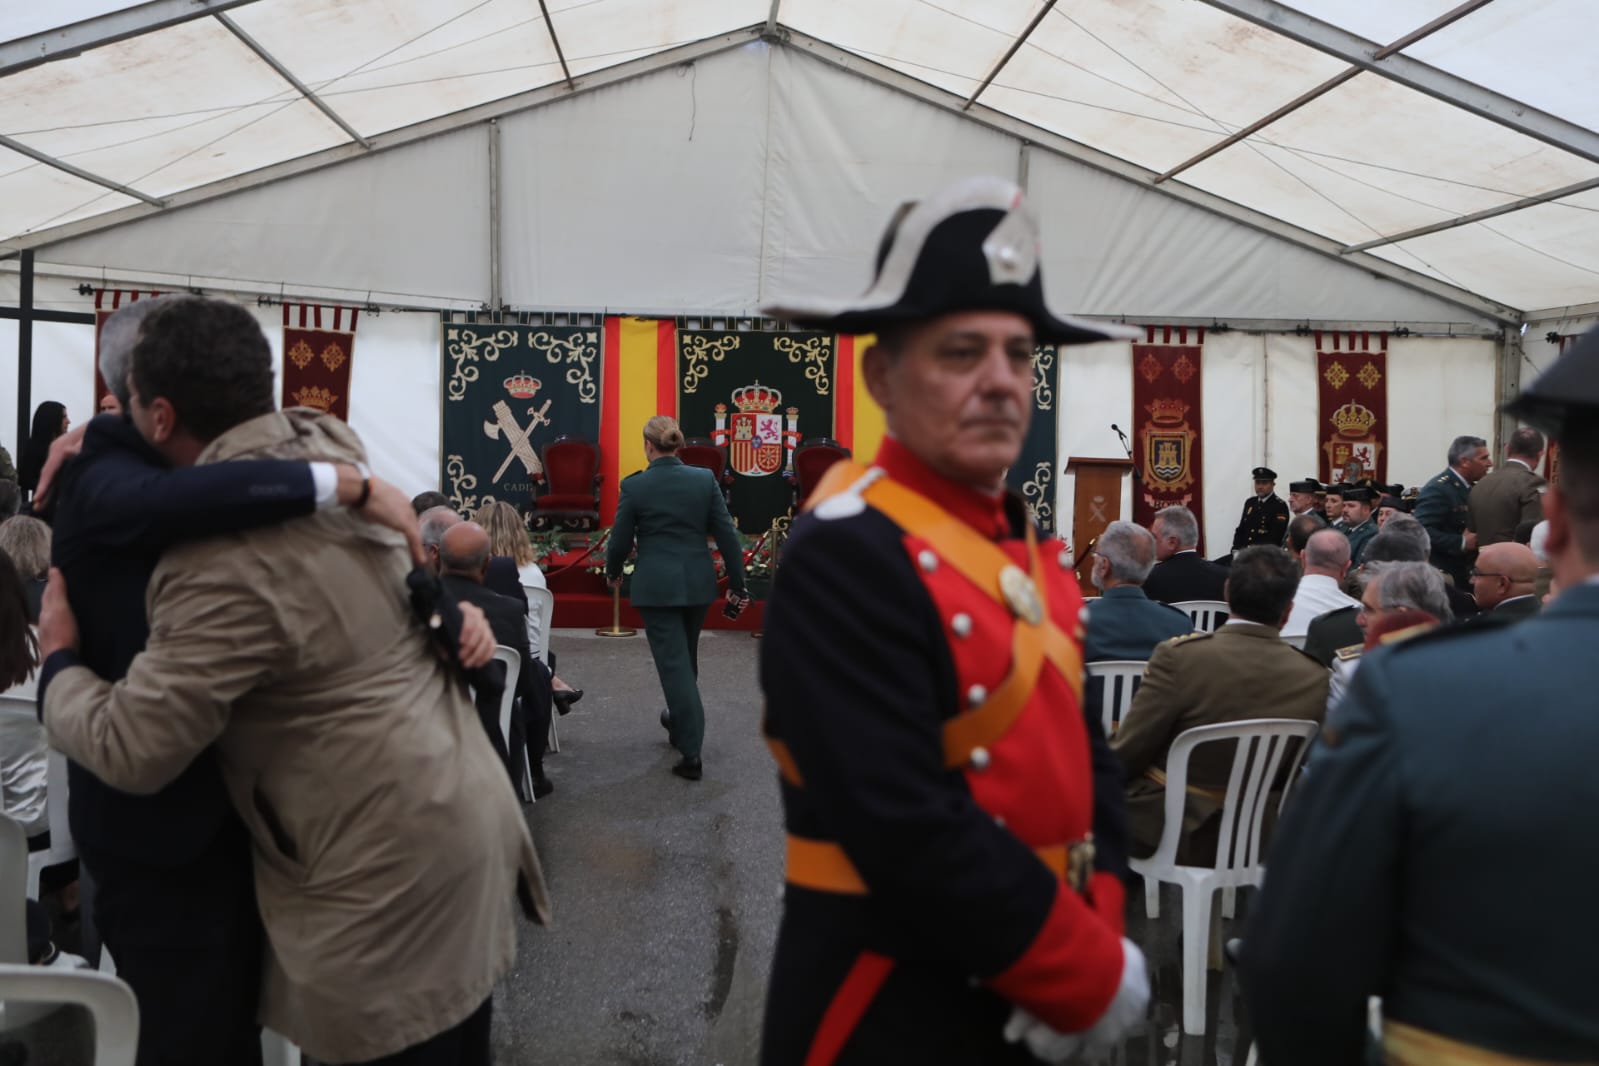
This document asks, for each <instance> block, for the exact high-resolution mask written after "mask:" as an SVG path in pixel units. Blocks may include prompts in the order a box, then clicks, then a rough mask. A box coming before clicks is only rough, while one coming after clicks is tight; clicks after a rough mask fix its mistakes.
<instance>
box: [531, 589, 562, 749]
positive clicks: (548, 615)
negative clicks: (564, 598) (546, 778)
mask: <svg viewBox="0 0 1599 1066" xmlns="http://www.w3.org/2000/svg"><path fill="white" fill-rule="evenodd" d="M522 591H523V592H525V593H527V605H528V617H529V618H531V617H532V614H533V606H534V604H535V603H536V604H537V605H538V614H539V632H538V634H537V636H536V637H535V636H534V634H533V633H531V632H529V634H528V639H530V640H532V641H533V644H534V646H535V647H537V648H538V649H539V662H541V663H543V664H544V665H545V666H549V665H550V622H551V620H552V619H553V618H554V617H555V593H553V592H551V591H550V590H549V589H541V588H539V587H538V586H536V585H523V586H522ZM550 750H551V751H554V752H559V751H560V750H561V738H560V737H558V736H556V735H555V715H554V713H551V715H550Z"/></svg>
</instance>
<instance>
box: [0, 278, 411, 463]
mask: <svg viewBox="0 0 1599 1066" xmlns="http://www.w3.org/2000/svg"><path fill="white" fill-rule="evenodd" d="M75 285H76V283H75V282H74V283H70V284H69V283H68V282H66V281H63V280H60V279H43V280H41V281H40V283H39V287H38V290H39V291H38V293H37V295H38V300H39V303H40V304H41V305H49V306H52V307H58V306H60V305H61V304H62V303H63V302H64V300H65V299H66V298H67V297H71V298H72V299H73V300H74V302H81V298H80V297H77V294H76V290H75ZM16 295H17V294H16V279H15V278H14V277H11V278H5V279H3V280H0V300H4V301H5V302H6V303H9V304H15V302H16ZM237 298H238V299H239V300H240V302H242V303H243V304H244V306H245V307H246V308H248V309H249V310H250V312H251V313H252V314H253V315H254V316H255V318H256V320H257V321H258V322H259V323H260V324H261V329H262V332H264V333H265V334H266V338H267V342H268V343H269V344H270V345H271V348H272V371H273V375H274V383H273V388H274V389H275V390H279V389H281V385H282V382H281V377H280V375H281V373H282V369H283V310H282V308H281V307H276V306H264V307H263V306H257V304H256V301H255V298H254V297H252V296H246V295H242V294H241V295H238V296H237ZM16 382H17V329H16V323H15V322H0V445H3V446H4V447H5V448H6V450H7V451H8V452H10V453H11V457H12V459H13V460H15V459H16V458H17V454H18V441H17V433H16V419H15V418H14V417H13V412H15V411H16V404H17V397H16ZM30 392H31V396H32V403H31V404H30V405H29V406H30V408H32V407H37V406H38V405H39V404H40V403H42V402H43V401H45V400H57V401H59V402H61V403H63V404H65V405H66V408H67V415H68V417H70V418H71V420H72V422H73V423H74V424H77V423H80V422H83V421H85V420H86V419H88V418H90V417H91V416H92V414H93V412H92V411H91V410H90V398H91V397H92V396H93V394H94V327H93V326H92V325H78V324H73V323H56V322H38V323H35V324H34V327H33V387H32V389H31V390H30ZM350 393H351V396H350V425H351V426H352V427H353V428H354V429H355V431H356V432H357V433H359V434H360V435H361V439H362V440H363V441H364V442H365V443H366V447H367V454H368V457H369V459H370V461H371V464H372V469H373V471H374V472H376V473H377V474H378V475H379V476H380V477H383V478H385V479H387V480H389V481H392V482H394V483H395V484H396V485H398V486H399V487H400V488H402V489H404V490H405V491H406V492H407V493H412V494H414V493H417V492H421V491H422V490H423V489H429V488H436V487H437V483H438V477H439V399H438V397H439V318H438V315H436V314H432V313H393V312H385V313H382V314H377V315H371V314H367V315H362V316H361V318H360V319H359V321H358V323H357V326H356V335H355V360H354V363H353V365H352V366H351V370H350ZM275 394H278V395H280V393H275Z"/></svg>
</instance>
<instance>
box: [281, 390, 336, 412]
mask: <svg viewBox="0 0 1599 1066" xmlns="http://www.w3.org/2000/svg"><path fill="white" fill-rule="evenodd" d="M290 395H291V396H293V397H294V402H295V403H297V404H299V405H300V406H301V407H315V408H316V409H317V410H318V411H331V410H332V409H333V401H334V400H336V399H338V397H337V396H334V395H333V393H331V392H329V391H328V390H327V389H324V388H323V387H322V386H320V385H309V386H307V387H306V388H303V389H301V390H300V391H298V392H294V393H290Z"/></svg>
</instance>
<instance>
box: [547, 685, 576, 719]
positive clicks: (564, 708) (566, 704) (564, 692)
mask: <svg viewBox="0 0 1599 1066" xmlns="http://www.w3.org/2000/svg"><path fill="white" fill-rule="evenodd" d="M551 698H552V699H553V700H554V701H555V709H556V710H557V711H558V712H560V713H561V714H571V713H572V704H574V703H576V702H577V701H578V700H580V699H582V698H583V690H582V689H580V688H571V689H561V690H557V691H556V692H555V693H554V694H553V696H552V697H551Z"/></svg>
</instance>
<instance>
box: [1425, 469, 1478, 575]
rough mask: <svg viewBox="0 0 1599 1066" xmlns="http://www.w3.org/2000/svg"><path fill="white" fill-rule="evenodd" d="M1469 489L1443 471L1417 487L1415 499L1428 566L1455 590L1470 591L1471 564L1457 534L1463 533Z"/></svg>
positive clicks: (1470, 556)
mask: <svg viewBox="0 0 1599 1066" xmlns="http://www.w3.org/2000/svg"><path fill="white" fill-rule="evenodd" d="M1470 496H1471V487H1470V486H1469V485H1467V484H1466V481H1465V479H1464V478H1462V477H1461V476H1460V475H1459V474H1456V473H1455V472H1454V471H1453V470H1445V471H1444V472H1443V473H1441V474H1439V475H1438V476H1437V477H1435V478H1433V479H1432V480H1431V481H1428V482H1427V483H1426V484H1425V485H1423V486H1422V487H1421V495H1420V496H1419V497H1417V499H1416V521H1418V522H1420V523H1421V524H1422V526H1423V527H1425V528H1426V530H1427V539H1428V540H1430V541H1431V542H1432V555H1431V560H1430V561H1431V562H1432V565H1434V566H1436V567H1437V568H1438V569H1440V570H1442V571H1443V572H1444V573H1446V574H1448V575H1449V576H1450V577H1452V578H1454V579H1455V588H1457V589H1465V588H1470V587H1471V585H1470V575H1471V561H1472V560H1473V559H1475V558H1476V557H1477V553H1476V552H1468V551H1467V550H1466V549H1465V542H1464V541H1463V540H1462V538H1461V534H1462V533H1464V532H1465V531H1466V501H1467V499H1469V498H1470Z"/></svg>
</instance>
